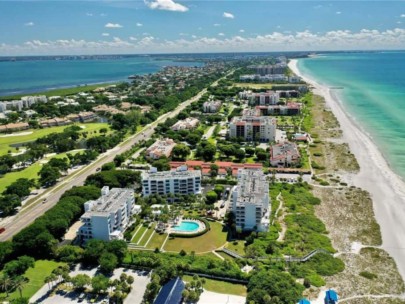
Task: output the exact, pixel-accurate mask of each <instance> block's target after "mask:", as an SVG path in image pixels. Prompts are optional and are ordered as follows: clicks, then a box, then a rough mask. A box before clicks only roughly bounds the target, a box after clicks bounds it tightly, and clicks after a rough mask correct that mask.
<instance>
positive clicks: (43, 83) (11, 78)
mask: <svg viewBox="0 0 405 304" xmlns="http://www.w3.org/2000/svg"><path fill="white" fill-rule="evenodd" d="M169 65H177V66H200V65H202V64H201V63H198V62H173V61H170V60H155V59H154V58H151V57H147V56H139V57H130V58H123V59H101V60H30V61H15V62H12V61H4V62H0V96H5V95H14V94H22V93H24V94H25V93H29V92H38V91H43V90H49V89H55V88H61V87H72V86H76V85H83V84H92V83H101V82H113V81H121V80H127V77H128V76H129V75H133V74H137V75H141V74H148V73H155V72H157V71H159V70H160V69H162V68H163V67H164V66H169Z"/></svg>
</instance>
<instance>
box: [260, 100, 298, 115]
mask: <svg viewBox="0 0 405 304" xmlns="http://www.w3.org/2000/svg"><path fill="white" fill-rule="evenodd" d="M256 109H257V110H258V115H299V114H300V113H301V104H300V103H298V102H289V103H287V104H286V105H269V106H256Z"/></svg>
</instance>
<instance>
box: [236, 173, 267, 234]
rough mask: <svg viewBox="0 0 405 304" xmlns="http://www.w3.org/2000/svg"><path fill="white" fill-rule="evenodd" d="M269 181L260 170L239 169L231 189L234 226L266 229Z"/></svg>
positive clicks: (259, 229)
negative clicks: (235, 181)
mask: <svg viewBox="0 0 405 304" xmlns="http://www.w3.org/2000/svg"><path fill="white" fill-rule="evenodd" d="M270 210H271V208H270V196H269V183H268V182H267V180H266V176H265V175H264V174H263V171H262V170H251V169H248V170H246V169H241V170H239V172H238V184H237V185H236V186H235V187H234V188H233V189H232V212H233V213H234V215H235V221H236V227H237V228H239V229H242V230H257V231H268V229H269V226H270Z"/></svg>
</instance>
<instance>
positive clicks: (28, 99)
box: [21, 95, 48, 108]
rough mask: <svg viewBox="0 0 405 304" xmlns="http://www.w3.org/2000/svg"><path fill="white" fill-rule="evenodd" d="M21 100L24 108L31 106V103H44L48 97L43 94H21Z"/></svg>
mask: <svg viewBox="0 0 405 304" xmlns="http://www.w3.org/2000/svg"><path fill="white" fill-rule="evenodd" d="M21 101H22V103H23V106H24V107H25V108H29V107H31V106H32V105H33V104H36V103H39V102H43V103H46V102H48V99H47V98H46V96H45V95H40V96H23V97H21Z"/></svg>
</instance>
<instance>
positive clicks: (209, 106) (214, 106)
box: [203, 100, 222, 113]
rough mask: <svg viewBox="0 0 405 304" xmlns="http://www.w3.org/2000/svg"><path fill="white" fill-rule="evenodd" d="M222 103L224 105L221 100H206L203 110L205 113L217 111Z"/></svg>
mask: <svg viewBox="0 0 405 304" xmlns="http://www.w3.org/2000/svg"><path fill="white" fill-rule="evenodd" d="M221 105H222V103H221V101H220V100H215V101H213V100H212V101H206V102H204V104H203V112H204V113H216V112H218V111H219V109H220V108H221Z"/></svg>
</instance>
